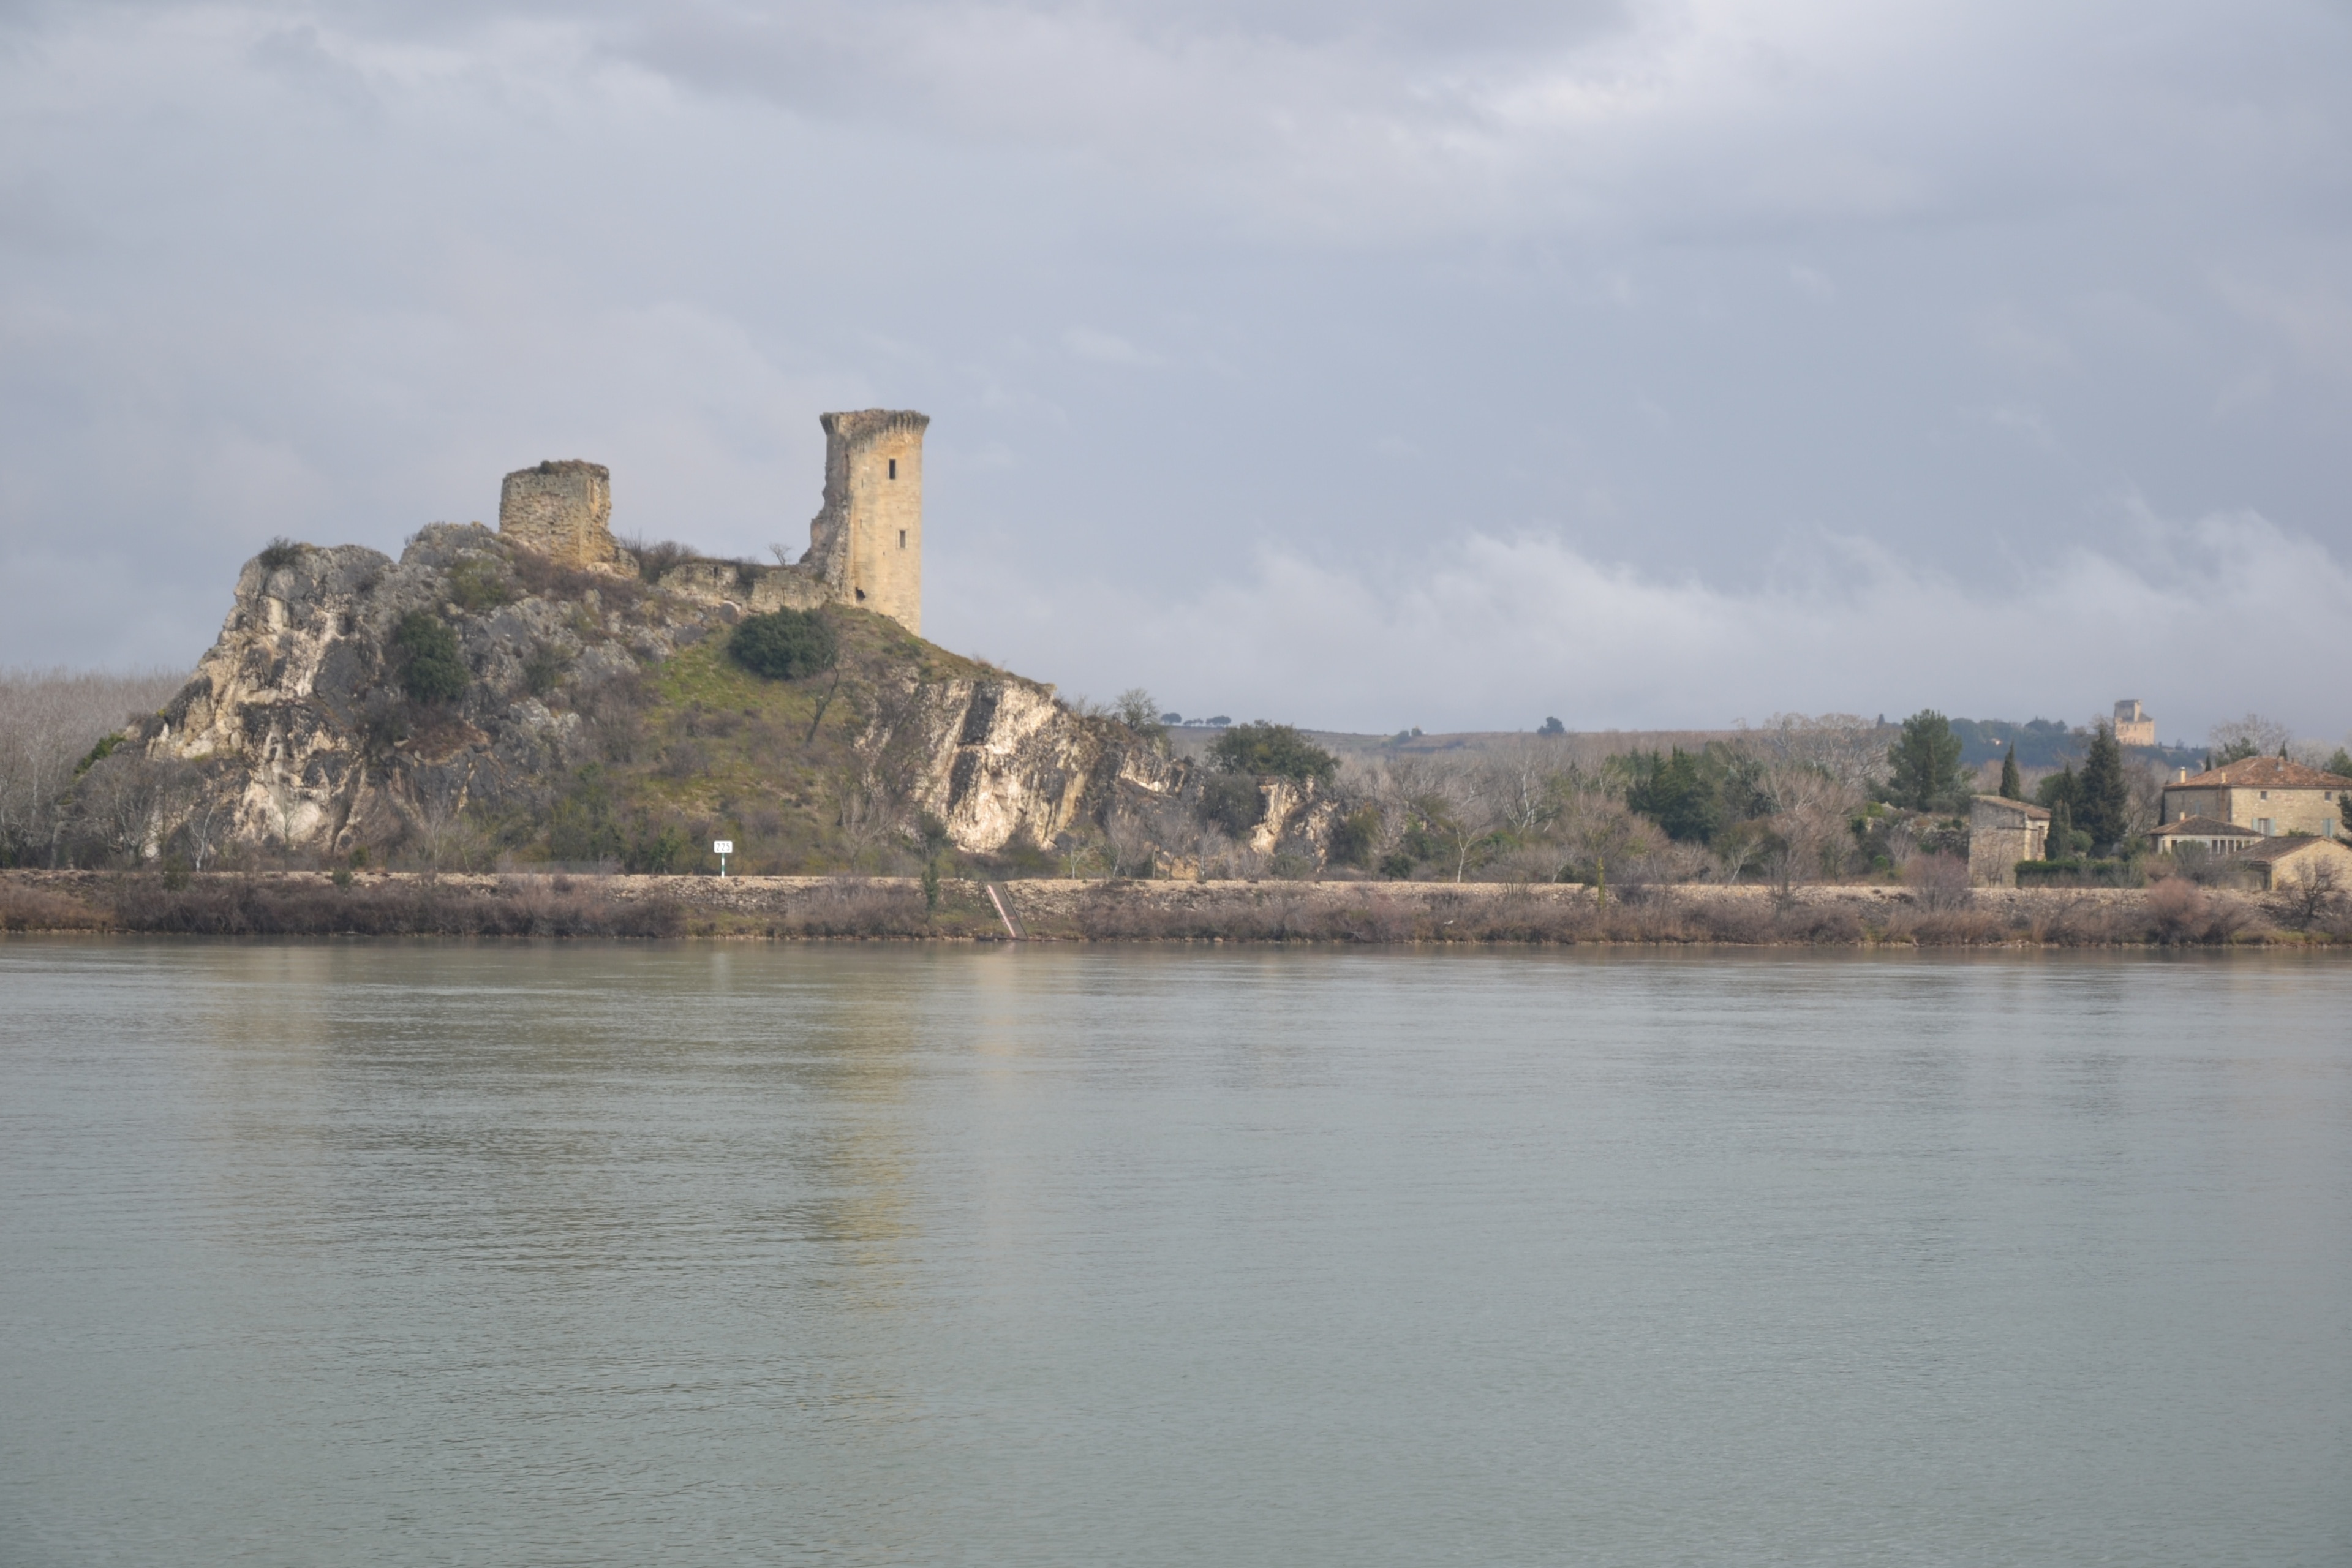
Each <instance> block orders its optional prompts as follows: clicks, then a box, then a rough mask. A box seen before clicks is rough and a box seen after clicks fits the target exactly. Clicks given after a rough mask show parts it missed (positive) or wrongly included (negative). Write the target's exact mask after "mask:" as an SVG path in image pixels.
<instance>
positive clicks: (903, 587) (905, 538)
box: [806, 408, 931, 635]
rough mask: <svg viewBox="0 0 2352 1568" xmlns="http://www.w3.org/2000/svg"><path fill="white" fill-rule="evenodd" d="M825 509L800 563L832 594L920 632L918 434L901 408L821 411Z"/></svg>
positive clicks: (918, 417)
mask: <svg viewBox="0 0 2352 1568" xmlns="http://www.w3.org/2000/svg"><path fill="white" fill-rule="evenodd" d="M817 423H818V424H820V425H822V426H824V506H823V508H822V509H820V510H818V512H817V514H816V516H815V518H814V519H813V520H812V521H810V523H809V552H808V555H807V557H806V562H807V563H808V564H809V565H811V566H812V567H814V569H815V570H816V571H817V572H818V573H819V574H821V575H822V576H823V577H824V581H825V584H826V585H827V586H828V587H829V588H831V589H832V591H833V596H834V598H835V600H837V601H838V602H840V603H842V604H847V605H857V606H859V607H860V608H862V609H868V610H872V611H874V612H876V613H877V614H878V615H885V616H889V617H890V618H891V619H892V620H895V621H897V622H898V624H899V625H900V626H905V627H906V628H907V629H908V631H910V632H914V633H916V634H918V635H920V634H921V632H922V629H923V432H924V431H925V430H926V429H928V428H929V426H930V423H931V420H930V416H929V415H928V414H918V413H916V412H915V411H914V410H912V409H907V408H867V409H863V410H860V411H859V412H857V413H855V414H823V415H819V416H817Z"/></svg>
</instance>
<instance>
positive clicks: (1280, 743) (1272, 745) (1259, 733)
mask: <svg viewBox="0 0 2352 1568" xmlns="http://www.w3.org/2000/svg"><path fill="white" fill-rule="evenodd" d="M1209 760H1210V761H1211V762H1213V763H1216V764H1217V771H1218V772H1219V773H1246V774H1248V775H1250V776H1251V777H1253V778H1262V779H1264V778H1285V779H1297V781H1298V782H1299V783H1301V784H1305V783H1306V782H1307V781H1308V780H1310V779H1312V780H1313V781H1314V782H1316V783H1317V784H1329V783H1330V782H1331V775H1332V774H1334V773H1338V772H1339V758H1337V757H1335V756H1333V755H1332V754H1331V753H1330V752H1327V751H1325V750H1324V749H1323V748H1322V747H1320V746H1318V745H1317V744H1316V743H1315V742H1312V741H1309V740H1308V739H1307V737H1306V736H1304V735H1302V734H1300V733H1299V732H1298V731H1297V729H1296V728H1295V727H1293V726H1291V725H1288V724H1269V723H1267V722H1266V721H1265V720H1263V719H1256V720H1253V721H1250V722H1249V723H1246V724H1236V725H1234V727H1233V728H1232V729H1230V730H1227V731H1224V733H1223V734H1221V735H1219V736H1218V737H1217V738H1216V739H1215V740H1214V741H1213V742H1210V743H1209Z"/></svg>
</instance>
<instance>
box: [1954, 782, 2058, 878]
mask: <svg viewBox="0 0 2352 1568" xmlns="http://www.w3.org/2000/svg"><path fill="white" fill-rule="evenodd" d="M2049 840H2050V814H2049V813H2048V812H2047V811H2045V810H2043V809H2042V807H2040V806H2038V805H2027V804H2026V803H2025V802H2024V801H2021V800H2011V799H2009V798H2008V797H2007V796H2006V795H1977V796H1975V797H1974V798H1973V799H1971V800H1970V801H1969V881H1970V882H1972V883H1974V884H1975V885H1976V886H1978V887H1979V888H2014V887H2015V886H2017V863H2018V862H2019V861H2020V860H2039V859H2041V858H2042V855H2043V852H2044V850H2045V849H2046V848H2047V847H2048V844H2049Z"/></svg>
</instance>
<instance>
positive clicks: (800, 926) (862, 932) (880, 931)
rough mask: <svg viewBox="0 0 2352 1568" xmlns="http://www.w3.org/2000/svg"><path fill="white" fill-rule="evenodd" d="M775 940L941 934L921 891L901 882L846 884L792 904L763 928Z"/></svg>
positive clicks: (819, 890) (823, 889)
mask: <svg viewBox="0 0 2352 1568" xmlns="http://www.w3.org/2000/svg"><path fill="white" fill-rule="evenodd" d="M762 929H763V930H764V931H765V932H766V934H767V935H769V936H775V937H867V936H871V937H908V936H937V935H940V931H939V928H938V927H937V925H936V924H935V923H934V921H932V919H931V916H930V914H929V910H926V909H925V907H924V904H923V895H922V891H921V889H920V888H919V887H918V886H914V885H910V884H906V883H901V882H866V881H860V880H854V879H844V880H842V881H838V882H834V883H830V884H827V885H825V886H823V887H820V888H817V889H813V890H812V891H810V892H809V893H807V894H806V895H805V896H803V898H801V899H798V900H794V901H793V903H792V904H790V905H789V906H787V907H786V908H785V910H782V912H781V913H780V914H778V915H777V916H776V917H775V918H773V919H771V920H769V921H766V922H765V924H764V926H763V927H762Z"/></svg>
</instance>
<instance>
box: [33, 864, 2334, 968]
mask: <svg viewBox="0 0 2352 1568" xmlns="http://www.w3.org/2000/svg"><path fill="white" fill-rule="evenodd" d="M999 885H1000V886H1001V887H1002V888H1003V889H1004V891H1005V893H1006V895H1007V897H1008V898H1009V900H1011V903H1012V905H1013V910H1014V912H1015V914H1016V915H1017V916H1018V917H1019V918H1020V920H1021V921H1022V922H1023V924H1024V927H1025V928H1026V932H1027V935H1028V936H1029V938H1030V939H1031V940H1033V941H1037V940H1043V941H1049V942H1050V941H1153V940H1157V941H1187V942H1201V941H1212V942H1213V941H1242V942H1345V943H1355V944H1367V943H1369V944H1382V943H1387V944H1395V943H1414V942H1438V943H1446V942H1465V943H1496V942H1502V943H1522V944H1529V943H1532V944H1549V943H1563V944H1574V943H1595V942H1621V943H1635V944H1642V943H1647V944H1654V945H1677V946H1680V945H1700V944H1715V945H1738V946H1799V945H1801V946H1817V947H1818V946H1885V945H1902V946H1910V945H1917V946H1952V947H2032V946H2111V945H2137V946H2145V945H2164V946H2202V947H2207V948H2229V947H2277V946H2282V945H2284V946H2293V947H2296V948H2311V949H2325V950H2330V951H2336V952H2352V919H2347V911H2345V910H2334V911H2329V912H2327V913H2326V915H2324V917H2323V918H2320V919H2317V920H2313V919H2309V918H2305V919H2302V920H2300V921H2298V920H2297V919H2295V910H2294V904H2293V901H2292V900H2284V901H2282V900H2272V899H2263V898H2260V897H2253V896H2247V895H2240V894H2231V893H2222V892H2215V891H2210V890H2204V889H2189V888H2187V887H2186V885H2185V884H2184V885H2181V886H2179V887H2170V888H2167V887H2166V886H2165V885H2159V888H2158V889H2149V890H2143V889H2079V890H2077V889H2040V888H2036V889H1986V890H1981V891H1979V892H1978V893H1977V894H1976V895H1975V896H1974V897H1973V898H1970V899H1968V900H1964V901H1963V902H1962V903H1960V904H1958V906H1956V907H1944V908H1933V907H1930V906H1929V905H1928V904H1927V903H1925V902H1923V901H1922V900H1920V899H1919V898H1918V897H1917V896H1916V895H1915V894H1914V893H1913V892H1911V891H1910V890H1908V889H1901V888H1886V887H1837V888H1830V887H1817V888H1799V889H1792V890H1790V892H1789V893H1787V894H1781V893H1779V892H1777V891H1776V890H1775V889H1769V888H1760V887H1730V888H1725V887H1707V886H1685V887H1676V888H1670V889H1649V890H1646V891H1645V892H1643V894H1642V895H1640V896H1639V897H1637V898H1635V899H1633V900H1624V899H1619V898H1612V899H1611V900H1608V901H1607V902H1606V903H1605V904H1604V903H1603V902H1602V901H1601V900H1599V899H1598V898H1597V897H1596V896H1595V894H1594V892H1593V890H1592V889H1590V888H1582V887H1576V886H1552V885H1546V884H1533V885H1527V884H1498V883H1477V882H1473V883H1466V884H1457V883H1450V882H1278V881H1210V882H1176V881H1151V882H1102V881H1091V880H1087V881H1079V880H1063V879H1035V880H1027V879H1024V880H1019V881H1013V882H1009V883H1003V884H999ZM632 911H637V912H635V913H633V912H632ZM2303 913H2304V914H2305V917H2308V916H2309V914H2310V913H2311V911H2307V910H2306V911H2303ZM0 929H5V930H12V931H24V930H61V931H71V930H84V931H164V932H171V931H190V932H217V933H222V934H256V935H293V934H310V935H335V934H341V933H357V934H370V933H382V934H398V933H432V932H440V933H444V934H483V935H687V936H701V937H747V938H749V937H767V938H777V937H781V938H794V937H899V938H908V937H913V938H937V939H947V940H975V941H983V942H994V941H1003V940H1006V938H1007V933H1006V931H1005V930H1004V926H1003V922H1002V921H1000V920H999V919H998V917H997V915H996V912H995V910H994V909H993V908H992V905H991V903H990V901H989V899H988V896H987V892H986V889H985V887H984V885H983V884H982V883H979V882H974V881H969V880H960V879H949V880H946V881H944V882H943V883H942V884H941V888H940V901H939V903H938V906H937V907H936V908H931V907H929V906H927V904H926V901H925V899H924V896H923V891H922V887H921V884H920V883H919V881H918V880H916V879H912V878H875V879H865V878H844V877H729V878H723V879H722V878H717V877H707V876H703V877H584V876H554V875H499V876H439V877H427V876H424V875H418V874H408V875H394V876H384V875H377V874H363V875H361V876H358V877H353V878H349V879H346V881H345V882H344V883H341V884H337V883H335V882H333V881H331V879H329V878H327V877H326V876H324V875H322V874H320V873H314V872H286V873H268V874H260V875H251V876H247V875H237V874H219V875H210V876H200V877H196V878H194V879H191V880H190V882H189V883H188V884H187V885H185V886H184V887H181V888H178V889H170V888H167V887H166V886H165V885H164V884H163V880H162V879H160V878H157V877H155V876H152V875H146V876H125V875H123V874H121V873H116V872H93V871H56V872H44V871H16V872H0Z"/></svg>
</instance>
